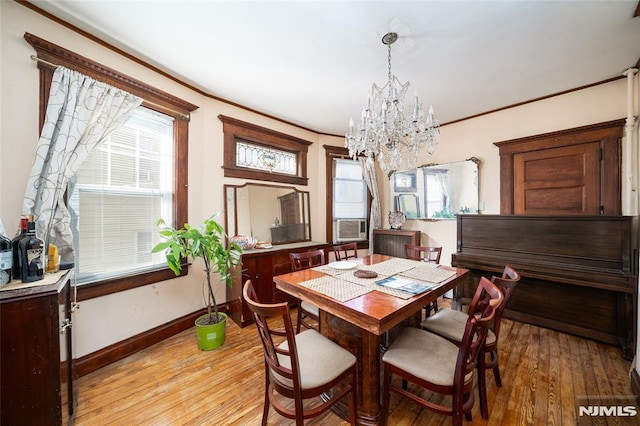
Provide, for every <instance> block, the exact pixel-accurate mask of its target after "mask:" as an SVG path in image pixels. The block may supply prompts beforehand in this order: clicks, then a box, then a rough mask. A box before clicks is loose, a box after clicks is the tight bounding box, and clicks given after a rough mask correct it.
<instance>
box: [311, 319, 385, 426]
mask: <svg viewBox="0 0 640 426" xmlns="http://www.w3.org/2000/svg"><path fill="white" fill-rule="evenodd" d="M320 322H321V323H322V334H323V335H325V336H326V337H328V338H329V339H331V340H333V341H334V342H336V343H338V344H339V345H340V346H342V347H343V348H345V349H347V350H349V351H350V352H351V353H353V354H354V355H355V356H356V358H357V359H358V420H357V421H358V424H360V425H371V426H375V425H378V424H380V423H381V409H382V406H381V404H380V388H381V387H380V384H381V383H380V336H377V335H375V334H373V333H370V332H368V331H366V330H364V329H361V328H360V327H357V326H355V325H353V324H351V323H349V322H346V321H344V320H342V319H340V318H338V317H335V316H333V315H331V314H329V313H327V312H325V311H320ZM342 410H346V404H345V405H344V406H342V407H341V408H340V411H342ZM345 413H346V411H345ZM339 414H341V413H339Z"/></svg>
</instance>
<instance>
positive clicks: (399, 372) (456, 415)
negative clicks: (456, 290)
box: [382, 277, 504, 426]
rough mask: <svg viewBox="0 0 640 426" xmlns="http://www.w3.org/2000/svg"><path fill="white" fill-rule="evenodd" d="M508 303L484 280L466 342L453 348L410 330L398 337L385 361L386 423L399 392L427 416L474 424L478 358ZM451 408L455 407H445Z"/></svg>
mask: <svg viewBox="0 0 640 426" xmlns="http://www.w3.org/2000/svg"><path fill="white" fill-rule="evenodd" d="M503 299H504V296H503V295H502V292H501V291H500V289H499V288H498V287H497V286H496V285H495V284H493V283H492V282H491V281H489V280H488V279H487V278H485V277H482V278H481V279H480V282H479V284H478V288H477V290H476V293H475V296H474V298H473V301H472V306H473V307H474V311H475V308H476V306H478V305H479V304H480V303H481V302H486V303H484V306H485V307H484V309H482V312H481V313H480V315H474V314H473V313H470V314H469V315H468V316H467V321H466V323H465V329H464V333H463V338H462V342H460V344H459V345H456V344H454V343H452V342H451V341H449V340H447V339H445V338H444V337H442V336H439V335H438V334H435V333H431V332H430V331H427V330H423V329H419V328H415V327H407V328H405V329H404V330H402V331H401V332H400V334H399V335H398V337H397V338H396V339H395V341H394V342H393V343H392V344H391V346H389V348H388V349H387V351H386V352H385V354H384V355H383V357H382V364H383V366H384V369H383V377H384V379H383V388H382V389H383V390H382V399H383V401H382V418H383V421H384V422H385V423H386V420H387V416H388V413H389V402H390V397H391V392H395V393H397V394H399V395H401V396H403V397H405V398H408V399H410V400H411V401H413V402H414V403H416V404H418V405H419V406H422V407H424V408H426V409H428V410H431V411H434V412H436V413H439V414H444V415H448V416H452V418H453V424H454V425H456V426H457V425H462V416H463V415H464V416H465V417H466V418H467V420H471V410H472V408H473V404H474V402H475V398H474V395H473V381H474V380H473V379H474V375H475V370H476V364H477V363H482V359H483V358H482V357H479V356H478V354H479V353H480V351H482V347H483V346H484V343H485V339H486V337H487V333H488V326H489V322H490V321H491V319H492V318H493V317H494V314H495V309H496V308H497V307H498V306H500V304H501V303H502V301H503ZM394 375H395V376H397V377H398V378H400V379H402V381H408V382H411V383H414V384H415V385H417V386H419V387H421V388H424V389H426V390H427V391H430V392H432V393H437V394H440V395H443V396H450V397H451V398H443V399H442V400H440V399H431V398H430V395H426V396H425V394H424V393H423V392H422V390H414V389H409V388H407V389H405V387H404V386H396V385H395V384H394V382H393V381H392V376H394ZM449 401H450V402H451V405H448V404H446V403H447V402H449Z"/></svg>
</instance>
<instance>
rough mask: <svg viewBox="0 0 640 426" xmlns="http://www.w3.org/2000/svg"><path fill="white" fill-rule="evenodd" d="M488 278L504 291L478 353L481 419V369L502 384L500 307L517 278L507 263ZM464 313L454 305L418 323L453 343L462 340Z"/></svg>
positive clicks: (483, 409)
mask: <svg viewBox="0 0 640 426" xmlns="http://www.w3.org/2000/svg"><path fill="white" fill-rule="evenodd" d="M491 281H492V282H493V283H494V284H495V285H496V286H498V288H499V289H500V291H502V294H503V295H504V302H503V303H502V304H501V305H500V306H499V307H498V308H497V309H496V312H495V315H494V317H493V320H492V322H491V323H490V324H489V333H488V335H487V340H486V342H485V345H484V347H483V348H482V351H481V353H480V357H481V358H482V359H483V363H482V367H483V369H482V371H478V393H479V397H480V413H481V414H482V417H483V418H485V419H487V418H489V409H488V404H487V390H486V377H485V375H486V373H485V372H486V371H487V370H493V377H494V379H495V382H496V385H497V386H502V378H501V377H500V368H499V363H498V336H499V335H500V323H501V320H502V314H503V313H504V309H505V308H506V306H507V303H508V302H509V299H511V295H512V294H513V291H514V289H515V287H516V285H517V284H518V281H520V274H519V273H518V272H517V271H516V270H514V269H513V268H512V267H511V266H509V265H507V266H505V267H504V270H503V272H502V276H501V277H495V276H494V277H491ZM478 309H480V310H481V309H482V304H480V305H479V306H476V309H475V310H476V312H477V311H478ZM471 312H472V307H471V306H469V313H471ZM467 317H468V313H465V312H462V311H459V310H456V309H441V310H440V311H439V312H437V313H436V314H435V315H433V316H430V317H428V318H426V319H425V320H424V321H422V323H421V324H420V325H421V327H422V328H423V329H425V330H428V331H430V332H432V333H436V334H438V335H440V336H442V337H444V338H446V339H448V340H450V341H451V342H453V343H457V344H459V343H460V342H462V338H463V335H464V330H465V324H466V320H467ZM487 355H489V360H486V356H487ZM479 365H480V364H479Z"/></svg>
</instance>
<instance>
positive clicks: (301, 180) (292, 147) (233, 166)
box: [218, 115, 312, 186]
mask: <svg viewBox="0 0 640 426" xmlns="http://www.w3.org/2000/svg"><path fill="white" fill-rule="evenodd" d="M218 119H220V121H222V131H223V133H224V157H223V165H222V168H223V169H224V176H225V177H234V178H240V179H255V180H261V181H268V182H280V183H289V184H293V185H304V186H306V185H307V184H308V182H309V178H308V177H307V153H308V151H309V145H311V143H312V142H309V141H305V140H304V139H300V138H296V137H294V136H290V135H287V134H285V133H280V132H277V131H275V130H271V129H267V128H266V127H261V126H257V125H255V124H252V123H247V122H246V121H241V120H238V119H235V118H232V117H227V116H225V115H218ZM238 141H245V142H249V143H253V144H256V145H261V146H265V147H271V148H276V149H279V150H283V151H288V152H291V153H293V154H295V155H296V163H297V171H296V175H295V176H294V175H287V174H283V173H277V172H267V171H262V170H254V169H249V168H247V167H238V166H237V163H236V143H237V142H238Z"/></svg>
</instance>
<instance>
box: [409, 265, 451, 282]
mask: <svg viewBox="0 0 640 426" xmlns="http://www.w3.org/2000/svg"><path fill="white" fill-rule="evenodd" d="M455 274H456V271H452V270H450V269H444V268H434V267H432V266H427V265H424V266H418V267H416V268H413V269H409V270H407V271H404V272H401V273H400V276H403V277H407V278H411V279H413V280H416V281H425V282H428V283H436V284H437V283H441V282H442V281H444V280H446V279H448V278H451V277H452V276H454V275H455Z"/></svg>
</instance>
